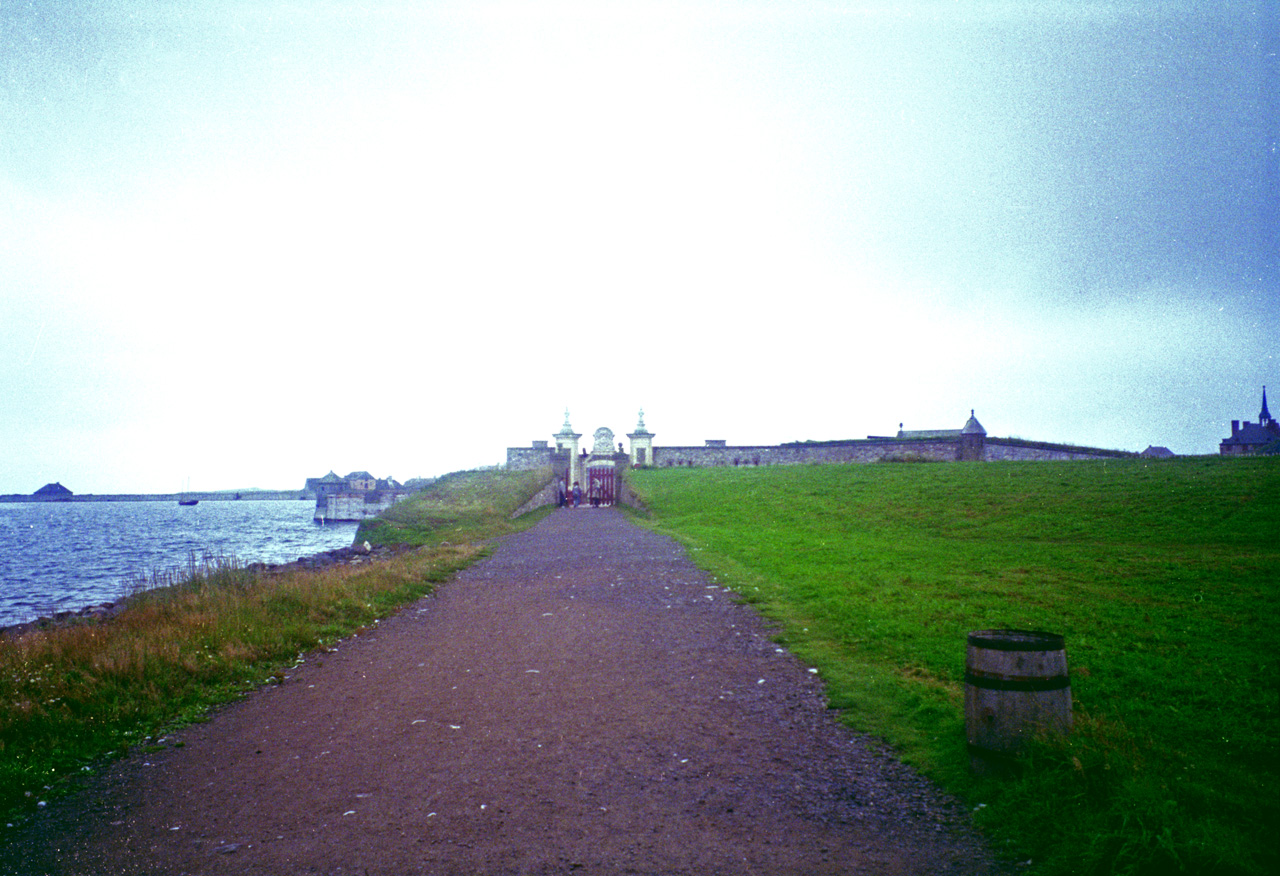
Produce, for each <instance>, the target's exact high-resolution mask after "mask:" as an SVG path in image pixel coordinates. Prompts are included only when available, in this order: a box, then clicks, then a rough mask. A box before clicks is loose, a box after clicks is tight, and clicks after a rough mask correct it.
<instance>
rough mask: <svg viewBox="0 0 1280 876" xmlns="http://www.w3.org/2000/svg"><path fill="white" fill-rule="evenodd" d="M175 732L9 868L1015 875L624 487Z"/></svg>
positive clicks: (17, 844)
mask: <svg viewBox="0 0 1280 876" xmlns="http://www.w3.org/2000/svg"><path fill="white" fill-rule="evenodd" d="M175 741H180V742H181V743H182V744H181V746H180V747H178V746H176V745H173V744H172V743H173V742H175ZM169 743H170V744H168V745H166V746H165V747H164V748H163V750H160V751H154V752H152V753H141V752H139V753H137V754H135V755H134V756H132V757H130V758H129V759H128V760H126V761H124V762H122V763H120V764H118V765H117V766H116V767H115V768H113V769H112V770H111V771H110V772H109V773H108V774H106V775H104V776H102V777H100V778H98V779H95V780H94V783H93V785H92V786H91V787H90V789H89V791H88V792H87V793H86V794H84V795H80V796H78V797H76V798H74V799H71V800H64V801H55V802H54V803H51V804H50V805H49V807H48V808H47V809H46V810H44V812H43V813H42V815H41V816H40V818H39V819H38V820H37V823H36V824H34V825H32V826H30V827H26V828H21V829H11V830H10V837H9V840H10V841H9V846H8V851H7V852H6V856H7V866H8V867H9V868H10V872H15V873H50V874H89V873H104V874H105V873H113V874H115V873H122V874H264V876H265V874H270V876H282V874H313V873H315V874H396V876H404V874H441V876H445V874H449V876H452V874H562V873H578V874H686V873H687V874H760V873H769V874H836V873H858V874H906V873H918V874H926V873H928V874H937V873H964V874H987V873H998V872H1004V870H1003V868H1001V867H998V866H996V865H993V864H992V863H991V861H992V859H991V856H990V854H989V852H988V851H987V850H986V848H985V847H984V845H983V843H982V841H981V839H980V838H979V837H978V836H977V835H976V834H975V833H974V832H973V830H972V828H971V827H970V826H969V825H968V822H967V820H966V818H965V812H964V811H963V810H962V809H960V808H959V807H957V806H956V805H955V804H954V803H952V802H951V801H949V800H947V799H946V798H945V797H944V796H943V795H941V794H940V793H939V792H938V791H937V790H936V789H934V788H933V787H932V786H931V785H930V784H929V783H928V782H926V781H924V780H923V779H921V778H919V777H918V776H916V775H915V774H914V773H913V772H911V771H910V770H909V769H907V768H905V767H903V766H902V765H901V764H898V763H897V762H896V761H894V760H893V759H892V758H890V757H888V756H886V755H883V754H880V753H877V752H876V750H875V747H874V746H873V745H868V744H867V743H866V742H865V741H864V740H863V739H861V738H859V737H857V736H855V735H854V734H852V733H850V732H849V731H847V730H846V729H844V728H843V727H842V726H840V725H839V724H838V722H837V721H836V720H835V718H834V717H833V715H832V714H831V713H830V712H829V711H828V710H827V709H826V708H825V705H824V701H823V696H822V690H821V682H820V680H819V679H818V677H817V676H816V675H814V674H813V673H811V672H809V671H808V670H807V667H805V666H803V665H801V664H800V663H799V662H798V661H797V660H796V659H795V658H794V657H792V656H791V655H790V654H788V653H785V652H783V651H781V649H779V648H778V647H777V646H776V645H775V644H774V643H773V642H772V641H771V640H770V638H769V634H768V631H767V628H766V627H765V626H764V624H762V622H761V621H760V620H759V619H758V618H757V617H756V615H755V614H754V612H753V611H752V610H750V609H749V608H746V607H744V606H740V605H737V604H735V603H734V602H733V600H732V598H731V595H730V594H727V593H726V592H725V591H723V590H721V589H719V588H718V587H716V586H715V585H714V584H713V583H712V582H710V581H709V580H708V579H707V577H706V576H705V575H704V574H703V573H701V572H700V571H698V570H697V569H696V568H695V567H694V566H693V565H692V563H691V562H690V561H689V559H688V557H687V555H686V554H685V552H684V551H683V550H682V549H681V548H680V547H679V546H677V545H676V544H675V543H674V542H672V541H670V540H669V539H666V538H663V537H661V536H657V535H654V534H653V533H650V532H648V531H646V530H644V529H642V528H640V527H637V526H635V525H634V524H632V523H631V522H629V521H628V520H627V519H626V517H625V516H624V515H622V514H621V513H619V512H617V511H615V510H612V509H599V510H590V509H578V510H562V511H557V512H556V513H554V514H553V515H552V516H550V517H549V518H547V519H546V520H545V521H543V522H542V523H540V524H539V525H538V526H536V527H535V528H533V529H531V530H530V531H528V532H525V533H522V534H519V535H516V536H513V537H511V538H509V539H507V540H505V541H504V542H503V544H502V545H501V546H500V547H499V549H498V550H497V551H496V552H495V553H494V555H493V556H491V557H489V558H488V559H486V560H485V561H483V562H481V563H479V564H477V565H476V566H473V567H472V568H470V569H468V570H466V571H465V572H463V573H462V574H460V575H459V576H458V577H457V579H456V580H454V581H451V582H449V583H447V584H445V585H443V586H442V587H441V588H440V590H439V591H438V593H437V594H436V595H435V596H432V597H428V598H426V599H423V600H421V601H420V602H418V603H415V604H413V605H411V606H409V607H407V608H406V609H405V610H403V611H402V612H401V613H400V614H399V615H397V616H396V617H393V618H390V619H388V620H385V621H383V622H382V623H381V624H380V625H378V626H377V627H375V628H373V629H372V630H370V631H368V632H367V633H364V634H361V635H360V636H358V637H355V638H352V639H349V640H346V641H343V642H342V643H340V644H339V645H338V646H337V647H336V649H335V650H333V651H332V652H329V653H324V654H319V655H313V656H311V657H309V658H308V659H307V661H306V662H305V663H303V664H302V665H301V666H299V667H298V668H297V669H295V670H294V671H293V672H292V673H290V675H289V678H288V679H287V680H286V681H285V683H284V684H282V685H278V686H274V687H270V688H267V689H264V690H262V691H260V692H258V693H256V694H254V695H252V696H250V697H249V698H247V699H246V700H244V701H242V702H239V703H236V704H234V705H232V706H229V707H227V708H225V709H223V710H221V711H220V712H219V713H218V714H217V715H216V716H215V717H214V718H213V720H211V721H209V722H208V723H205V724H200V725H195V726H192V727H189V728H187V729H185V730H183V731H182V732H181V733H180V734H178V735H177V736H176V737H174V739H171V740H169Z"/></svg>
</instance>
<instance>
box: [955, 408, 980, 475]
mask: <svg viewBox="0 0 1280 876" xmlns="http://www.w3.org/2000/svg"><path fill="white" fill-rule="evenodd" d="M986 445H987V430H986V429H984V428H982V424H981V423H979V422H978V418H977V417H975V416H974V415H973V409H972V408H970V409H969V419H968V420H967V421H966V422H965V424H964V428H963V429H961V430H960V447H959V452H958V453H957V454H956V458H957V459H959V460H962V461H964V462H982V459H983V457H984V456H985V455H986Z"/></svg>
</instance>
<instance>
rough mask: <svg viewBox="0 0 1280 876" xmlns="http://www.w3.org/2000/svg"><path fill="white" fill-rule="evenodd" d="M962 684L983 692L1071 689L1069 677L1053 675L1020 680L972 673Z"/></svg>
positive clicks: (968, 674) (967, 674)
mask: <svg viewBox="0 0 1280 876" xmlns="http://www.w3.org/2000/svg"><path fill="white" fill-rule="evenodd" d="M964 683H965V684H971V685H973V686H974V687H980V688H983V689H984V690H1021V691H1042V690H1062V689H1063V688H1068V687H1071V677H1070V676H1068V675H1054V676H1050V677H1048V678H1035V677H1029V676H1022V677H1020V678H994V677H992V676H989V675H975V674H973V673H972V672H966V673H965V674H964Z"/></svg>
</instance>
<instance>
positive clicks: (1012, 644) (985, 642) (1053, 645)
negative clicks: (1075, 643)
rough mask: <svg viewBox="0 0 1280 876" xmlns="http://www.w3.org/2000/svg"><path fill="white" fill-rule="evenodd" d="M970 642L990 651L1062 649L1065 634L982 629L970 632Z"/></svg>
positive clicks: (1064, 643)
mask: <svg viewBox="0 0 1280 876" xmlns="http://www.w3.org/2000/svg"><path fill="white" fill-rule="evenodd" d="M968 641H969V644H970V645H972V646H974V647H976V648H985V649H986V650H988V651H1061V650H1063V649H1064V648H1065V647H1066V644H1067V641H1066V637H1065V636H1061V635H1059V634H1058V633H1042V632H1039V631H1035V630H981V631H979V632H976V633H970V634H969V638H968Z"/></svg>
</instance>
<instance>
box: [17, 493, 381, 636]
mask: <svg viewBox="0 0 1280 876" xmlns="http://www.w3.org/2000/svg"><path fill="white" fill-rule="evenodd" d="M314 511H315V503H314V502H307V501H301V500H295V501H262V500H241V501H238V502H237V501H223V502H212V501H203V502H201V503H200V504H199V505H195V506H192V507H180V506H179V505H178V503H177V502H172V501H170V502H161V501H156V502H30V503H16V504H7V503H0V627H4V626H9V625H12V624H18V623H25V622H27V621H30V620H34V619H36V618H38V617H47V616H49V615H51V614H53V613H54V612H57V611H75V610H78V609H81V608H84V607H86V606H90V605H98V604H100V603H103V602H114V601H115V600H117V599H119V598H120V597H121V596H123V595H125V594H127V593H128V592H130V590H132V589H133V587H134V585H135V584H136V583H137V582H138V580H139V579H142V578H147V577H151V576H152V575H153V574H154V573H156V572H162V573H163V572H171V571H173V570H180V569H186V568H187V567H188V565H189V564H190V562H191V558H192V557H194V558H195V560H196V561H197V562H200V561H202V560H204V559H206V558H209V559H235V560H236V561H238V562H240V563H242V564H247V563H287V562H292V561H293V560H296V559H298V558H299V557H304V556H311V555H313V554H318V553H321V552H323V551H328V550H333V549H334V548H340V547H347V546H349V545H350V544H351V542H352V540H353V539H354V538H355V533H356V525H357V524H355V523H329V524H325V525H321V524H318V523H315V522H313V521H312V519H311V515H312V513H313V512H314Z"/></svg>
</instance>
